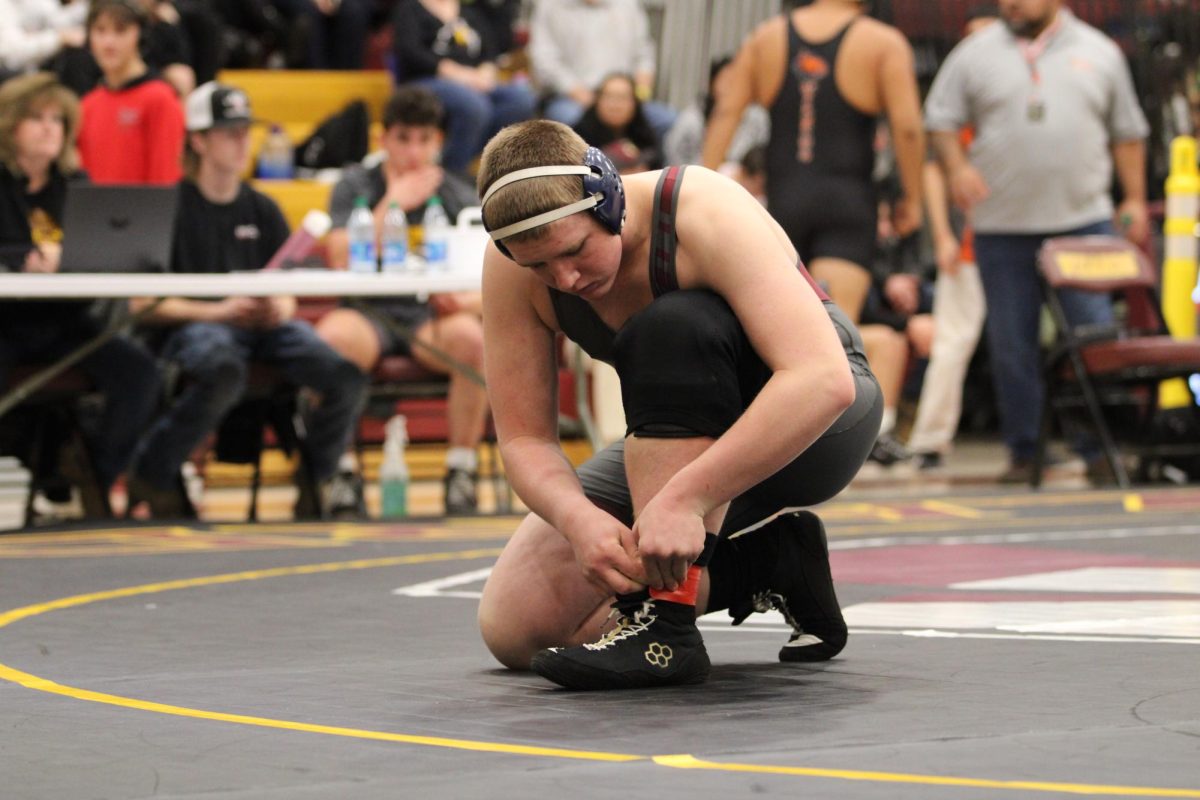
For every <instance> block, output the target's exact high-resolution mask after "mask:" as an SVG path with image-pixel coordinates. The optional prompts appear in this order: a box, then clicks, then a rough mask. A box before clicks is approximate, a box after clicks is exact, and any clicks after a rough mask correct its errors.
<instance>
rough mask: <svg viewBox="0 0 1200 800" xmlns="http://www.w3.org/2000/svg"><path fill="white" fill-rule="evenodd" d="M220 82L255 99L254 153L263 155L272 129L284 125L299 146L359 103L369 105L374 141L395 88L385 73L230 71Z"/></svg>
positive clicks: (252, 129) (228, 70)
mask: <svg viewBox="0 0 1200 800" xmlns="http://www.w3.org/2000/svg"><path fill="white" fill-rule="evenodd" d="M217 80H218V81H220V82H221V83H226V84H229V85H230V86H236V87H238V88H239V89H241V90H242V91H244V92H245V93H246V94H247V96H249V98H250V107H251V109H252V110H253V113H254V118H255V119H256V120H258V122H257V123H256V124H255V125H254V126H253V127H252V128H251V130H250V147H251V152H253V153H258V150H259V147H260V146H261V145H262V141H263V139H264V138H265V137H266V135H267V131H268V130H269V129H270V126H271V125H281V126H282V127H283V129H284V130H285V131H286V132H287V134H288V138H290V139H291V140H292V143H293V144H300V143H301V142H303V141H304V140H305V139H306V138H308V136H309V134H311V133H312V132H313V130H314V129H316V127H317V126H318V125H319V124H320V123H321V122H322V121H323V120H324V119H326V118H327V117H329V116H330V115H332V114H335V113H337V112H338V111H341V110H342V109H343V108H345V107H346V105H347V104H349V103H351V102H352V101H354V100H362V101H363V102H365V103H366V104H367V109H368V110H369V111H370V114H371V136H372V141H374V140H375V139H376V138H377V137H378V133H379V130H380V120H381V119H382V118H383V108H384V106H385V105H386V104H387V101H388V98H389V97H391V94H392V88H393V87H392V76H391V73H389V72H387V71H385V70H359V71H332V70H331V71H323V70H277V69H227V70H221V72H220V73H218V75H217Z"/></svg>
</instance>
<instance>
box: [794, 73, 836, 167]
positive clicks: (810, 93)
mask: <svg viewBox="0 0 1200 800" xmlns="http://www.w3.org/2000/svg"><path fill="white" fill-rule="evenodd" d="M792 74H794V75H795V76H796V82H797V83H798V84H799V85H800V129H799V130H798V131H797V132H796V160H797V161H799V162H800V163H802V164H809V163H811V162H812V160H813V150H814V148H815V143H816V137H815V136H814V133H813V130H814V127H815V126H816V124H817V110H816V102H817V87H818V86H820V84H821V81H822V80H824V79H825V77H826V76H827V75H829V62H828V61H826V60H825V59H823V58H821V57H820V56H819V55H817V54H816V53H814V52H812V51H811V50H801V51H800V52H799V53H797V54H796V60H795V61H793V62H792Z"/></svg>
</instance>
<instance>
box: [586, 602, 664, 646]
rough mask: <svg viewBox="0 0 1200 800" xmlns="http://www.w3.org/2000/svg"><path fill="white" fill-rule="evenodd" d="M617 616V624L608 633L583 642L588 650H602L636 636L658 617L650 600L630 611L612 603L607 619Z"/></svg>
mask: <svg viewBox="0 0 1200 800" xmlns="http://www.w3.org/2000/svg"><path fill="white" fill-rule="evenodd" d="M613 617H616V618H617V624H616V626H615V627H613V629H612V630H610V631H609V632H608V633H606V634H604V635H603V636H601V637H600V638H599V639H597V640H596V641H594V642H591V643H589V644H585V645H584V647H586V648H587V649H588V650H604V649H605V648H608V647H612V646H613V645H614V644H617V643H618V642H622V641H624V640H626V639H628V638H630V637H632V636H637V635H638V634H639V633H642V632H643V631H645V630H646V629H647V628H649V627H650V625H651V624H652V623H653V622H654V620H656V619H658V616H657V615H655V614H654V603H653V601H651V600H643V601H642V605H641V607H640V608H637V609H634V610H632V611H627V610H624V609H621V608H618V607H617V606H616V605H615V604H614V605H613V609H612V611H610V612H609V613H608V619H610V620H611V619H612V618H613Z"/></svg>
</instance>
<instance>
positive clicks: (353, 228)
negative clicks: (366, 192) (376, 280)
mask: <svg viewBox="0 0 1200 800" xmlns="http://www.w3.org/2000/svg"><path fill="white" fill-rule="evenodd" d="M346 236H347V237H348V238H349V239H350V271H351V272H378V271H379V261H378V260H377V259H376V258H375V215H374V214H372V213H371V209H370V208H369V207H368V206H367V198H365V197H359V198H358V199H356V200H355V201H354V210H353V211H351V212H350V219H349V220H348V221H347V222H346Z"/></svg>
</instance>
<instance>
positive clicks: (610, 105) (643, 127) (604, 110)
mask: <svg viewBox="0 0 1200 800" xmlns="http://www.w3.org/2000/svg"><path fill="white" fill-rule="evenodd" d="M575 132H576V133H578V134H579V135H580V136H582V137H583V140H584V141H585V142H587V143H588V144H590V145H592V146H593V147H598V148H600V149H601V150H603V151H604V153H605V155H607V156H608V157H609V158H611V159H612V162H613V164H615V165H616V167H617V169H618V170H620V172H621V173H622V174H627V173H630V172H640V171H642V170H646V169H658V168H659V167H661V166H662V144H661V142H659V139H658V134H657V133H656V132H655V130H654V128H653V127H652V126H651V125H650V123H649V121H647V119H646V113H645V111H643V109H642V101H641V100H639V99H638V97H637V93H636V87H635V86H634V82H633V76H632V75H630V74H628V73H615V74H613V75H609V76H607V77H606V78H605V79H604V80H603V81H601V82H600V85H599V86H598V87H596V100H595V102H593V103H592V105H591V106H590V107H589V108H588V109H587V110H586V111H584V112H583V116H582V117H581V118H580V119H579V122H577V123H575Z"/></svg>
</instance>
